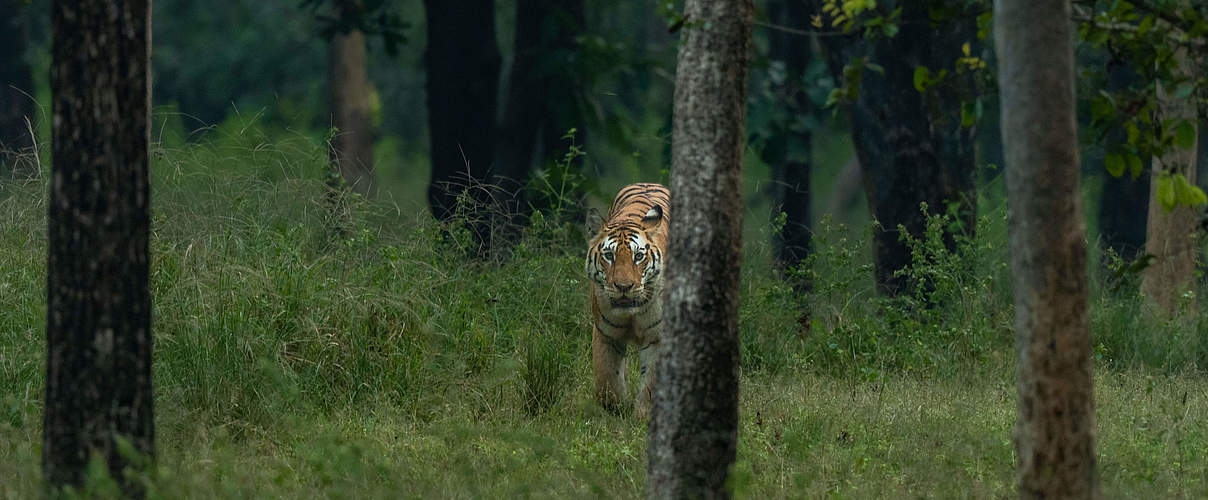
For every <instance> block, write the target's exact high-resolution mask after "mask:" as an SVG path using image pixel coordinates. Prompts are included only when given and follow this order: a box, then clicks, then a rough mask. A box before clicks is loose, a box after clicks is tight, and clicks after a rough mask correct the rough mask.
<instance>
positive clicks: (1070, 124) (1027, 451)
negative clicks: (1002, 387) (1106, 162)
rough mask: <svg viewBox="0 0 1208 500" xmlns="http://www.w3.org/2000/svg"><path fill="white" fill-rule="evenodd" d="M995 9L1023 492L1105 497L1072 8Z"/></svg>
mask: <svg viewBox="0 0 1208 500" xmlns="http://www.w3.org/2000/svg"><path fill="white" fill-rule="evenodd" d="M994 13H995V20H994V30H995V40H996V46H997V49H998V54H999V67H998V79H999V92H1000V104H1001V106H1000V109H1001V110H1002V131H1003V144H1004V147H1005V149H1006V159H1007V164H1006V168H1007V170H1006V172H1007V201H1008V203H1009V206H1008V208H1009V209H1010V210H1009V217H1008V221H1007V224H1008V226H1007V227H1008V231H1009V235H1010V245H1011V270H1012V276H1013V280H1012V281H1013V285H1014V290H1015V347H1016V356H1017V359H1018V361H1017V365H1016V376H1017V389H1018V398H1019V399H1018V415H1017V420H1016V425H1015V452H1016V457H1017V459H1018V468H1019V495H1020V497H1022V498H1095V497H1097V496H1098V490H1099V482H1098V476H1097V473H1096V472H1095V445H1094V434H1095V411H1094V397H1093V391H1092V378H1091V360H1090V353H1091V347H1090V318H1089V313H1088V299H1087V294H1088V285H1087V269H1086V228H1085V227H1084V223H1083V214H1082V197H1081V190H1080V188H1079V183H1080V180H1079V175H1080V174H1079V164H1078V131H1077V122H1076V118H1075V112H1074V103H1075V100H1074V56H1073V39H1072V35H1073V34H1072V28H1071V23H1070V21H1069V19H1070V5H1069V2H1068V0H1063V1H1060V2H1032V1H1030V0H996V1H995V4H994ZM1037 123H1044V124H1045V126H1044V127H1037V126H1036V124H1037Z"/></svg>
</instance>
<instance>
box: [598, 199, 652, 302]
mask: <svg viewBox="0 0 1208 500" xmlns="http://www.w3.org/2000/svg"><path fill="white" fill-rule="evenodd" d="M597 229H598V231H597ZM588 231H589V234H590V232H591V231H596V233H595V237H593V238H591V240H589V241H588V248H587V263H586V272H587V277H588V279H590V280H591V282H592V286H593V287H599V290H600V291H603V294H602V297H601V298H603V299H606V300H607V302H608V305H609V306H610V307H611V308H613V309H616V308H637V307H642V306H644V305H646V304H647V303H649V302H650V301H651V300H652V299H654V298H656V297H658V294H659V293H660V292H661V291H662V288H663V279H662V274H663V258H664V249H665V248H666V246H667V224H666V218H665V217H664V216H663V209H662V208H661V207H659V206H658V205H654V206H653V207H652V208H650V209H649V210H648V211H647V212H646V213H645V214H642V215H641V216H640V217H617V218H614V219H612V220H609V221H607V222H605V221H603V219H601V218H600V216H599V214H597V213H594V211H593V213H589V214H588Z"/></svg>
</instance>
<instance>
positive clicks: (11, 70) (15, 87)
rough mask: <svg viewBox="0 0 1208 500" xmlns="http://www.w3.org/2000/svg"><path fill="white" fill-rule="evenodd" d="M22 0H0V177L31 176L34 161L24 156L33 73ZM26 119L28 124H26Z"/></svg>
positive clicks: (28, 146)
mask: <svg viewBox="0 0 1208 500" xmlns="http://www.w3.org/2000/svg"><path fill="white" fill-rule="evenodd" d="M20 10H21V2H20V1H18V0H0V61H4V63H3V64H0V176H9V175H11V176H12V177H17V178H22V177H30V176H32V175H34V174H36V173H37V172H35V171H34V168H35V167H36V165H37V163H36V162H34V161H29V159H28V158H25V156H26V155H27V154H28V153H30V152H31V151H32V149H33V145H34V138H33V137H31V136H30V124H32V122H33V119H34V101H33V98H31V97H30V95H33V93H34V89H33V86H34V84H33V76H32V75H31V74H30V70H29V65H28V64H26V63H25V37H26V32H25V25H24V24H23V23H22V22H21V19H22V18H21V16H20V15H18V14H19V13H20ZM26 120H29V123H26Z"/></svg>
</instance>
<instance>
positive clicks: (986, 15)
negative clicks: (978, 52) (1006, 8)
mask: <svg viewBox="0 0 1208 500" xmlns="http://www.w3.org/2000/svg"><path fill="white" fill-rule="evenodd" d="M993 21H994V11H993V10H987V11H985V12H983V13H981V14H980V15H978V16H977V39H978V40H985V39H986V38H988V37H989V36H990V31H991V30H992V29H993V24H992V22H993Z"/></svg>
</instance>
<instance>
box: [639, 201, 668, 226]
mask: <svg viewBox="0 0 1208 500" xmlns="http://www.w3.org/2000/svg"><path fill="white" fill-rule="evenodd" d="M662 221H663V207H661V206H658V205H655V206H653V207H650V210H648V211H646V215H643V216H642V227H643V228H645V229H646V230H651V229H654V228H656V227H658V225H659V223H660V222H662Z"/></svg>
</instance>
